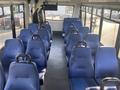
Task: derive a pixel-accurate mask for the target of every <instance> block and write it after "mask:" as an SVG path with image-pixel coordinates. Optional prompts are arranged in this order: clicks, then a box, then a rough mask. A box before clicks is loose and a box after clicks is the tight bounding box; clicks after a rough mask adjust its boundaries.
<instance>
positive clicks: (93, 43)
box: [84, 34, 100, 55]
mask: <svg viewBox="0 0 120 90" xmlns="http://www.w3.org/2000/svg"><path fill="white" fill-rule="evenodd" d="M84 40H85V41H86V42H87V45H88V47H90V48H91V49H92V54H93V55H94V54H95V53H96V50H97V48H98V47H99V46H100V42H99V36H98V35H96V34H87V35H86V37H85V38H84Z"/></svg>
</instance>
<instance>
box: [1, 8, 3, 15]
mask: <svg viewBox="0 0 120 90" xmlns="http://www.w3.org/2000/svg"><path fill="white" fill-rule="evenodd" d="M2 15H3V11H2V8H1V7H0V16H2Z"/></svg>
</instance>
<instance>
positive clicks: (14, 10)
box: [13, 5, 18, 13]
mask: <svg viewBox="0 0 120 90" xmlns="http://www.w3.org/2000/svg"><path fill="white" fill-rule="evenodd" d="M13 12H15V13H17V12H18V5H13Z"/></svg>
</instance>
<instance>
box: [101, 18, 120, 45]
mask: <svg viewBox="0 0 120 90" xmlns="http://www.w3.org/2000/svg"><path fill="white" fill-rule="evenodd" d="M118 28H119V24H118V23H114V22H112V21H108V20H106V19H104V20H103V28H102V35H101V43H102V44H103V45H105V46H110V47H115V42H116V38H117V33H118Z"/></svg>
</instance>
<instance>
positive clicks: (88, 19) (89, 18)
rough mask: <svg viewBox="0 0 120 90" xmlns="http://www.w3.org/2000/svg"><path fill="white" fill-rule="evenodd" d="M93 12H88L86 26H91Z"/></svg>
mask: <svg viewBox="0 0 120 90" xmlns="http://www.w3.org/2000/svg"><path fill="white" fill-rule="evenodd" d="M90 20H91V14H89V13H86V26H87V27H89V28H90Z"/></svg>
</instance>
